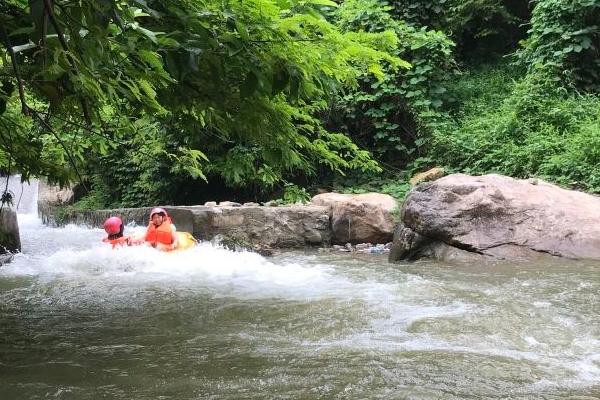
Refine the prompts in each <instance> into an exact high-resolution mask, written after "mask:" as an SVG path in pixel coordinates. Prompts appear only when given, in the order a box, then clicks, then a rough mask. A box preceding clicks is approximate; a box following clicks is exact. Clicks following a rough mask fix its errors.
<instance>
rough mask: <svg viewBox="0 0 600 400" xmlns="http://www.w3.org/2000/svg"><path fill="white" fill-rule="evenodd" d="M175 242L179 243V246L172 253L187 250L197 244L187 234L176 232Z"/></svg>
mask: <svg viewBox="0 0 600 400" xmlns="http://www.w3.org/2000/svg"><path fill="white" fill-rule="evenodd" d="M177 240H178V241H179V244H178V245H177V248H176V249H175V250H172V251H181V250H187V249H189V248H191V247H194V246H195V245H196V244H198V241H197V240H196V239H195V238H194V237H193V236H192V234H191V233H189V232H177Z"/></svg>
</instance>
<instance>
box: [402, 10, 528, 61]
mask: <svg viewBox="0 0 600 400" xmlns="http://www.w3.org/2000/svg"><path fill="white" fill-rule="evenodd" d="M390 4H391V5H392V6H393V12H394V14H395V15H396V16H397V17H398V18H399V19H401V20H403V21H406V22H407V23H408V24H409V25H411V26H415V27H429V28H431V29H434V30H439V31H444V32H446V33H447V34H448V36H450V37H451V38H452V40H454V41H455V42H456V43H457V45H458V53H459V54H460V55H461V56H462V58H473V57H480V58H485V57H486V56H489V55H490V54H503V53H504V52H506V51H509V50H510V49H514V48H515V47H516V45H517V41H518V40H519V39H521V38H522V37H523V36H524V33H525V32H524V30H523V29H522V28H521V26H520V25H521V24H522V23H523V22H525V20H526V19H527V18H528V17H529V9H528V6H527V2H523V1H518V0H433V1H431V0H430V1H427V0H417V1H415V0H395V1H392V2H390Z"/></svg>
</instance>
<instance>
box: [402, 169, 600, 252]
mask: <svg viewBox="0 0 600 400" xmlns="http://www.w3.org/2000/svg"><path fill="white" fill-rule="evenodd" d="M402 221H403V223H404V225H405V228H403V229H410V230H412V231H413V232H415V233H417V234H419V235H421V236H422V237H424V238H427V240H428V241H429V242H430V243H435V242H437V243H440V242H441V243H443V244H445V245H450V246H453V247H455V248H459V249H462V250H467V251H470V252H474V253H478V254H480V255H483V256H491V257H494V258H501V259H515V260H520V259H523V258H524V257H525V258H527V257H528V256H535V255H536V254H537V255H539V254H550V255H554V256H561V257H567V258H573V259H600V198H599V197H597V196H593V195H590V194H586V193H582V192H577V191H573V190H566V189H562V188H560V187H558V186H555V185H552V184H549V183H546V182H544V181H541V180H537V179H530V180H517V179H513V178H509V177H506V176H501V175H484V176H469V175H463V174H454V175H449V176H446V177H444V178H441V179H438V180H436V181H435V182H431V183H425V184H422V185H419V186H417V187H416V188H415V189H413V190H412V191H411V192H410V193H409V195H408V197H407V198H406V201H405V203H404V206H403V216H402ZM399 236H403V237H404V238H406V237H409V238H410V237H412V236H411V235H407V233H403V234H402V235H399ZM404 241H405V242H406V240H404ZM419 242H423V240H419ZM411 243H412V244H410V243H409V245H408V246H412V248H411V249H409V250H410V252H412V253H413V254H414V253H415V250H416V248H415V245H416V244H417V241H414V240H413V241H412V242H411ZM403 246H404V247H407V245H406V244H404V245H403ZM395 254H407V253H406V252H405V251H399V252H398V251H396V252H395Z"/></svg>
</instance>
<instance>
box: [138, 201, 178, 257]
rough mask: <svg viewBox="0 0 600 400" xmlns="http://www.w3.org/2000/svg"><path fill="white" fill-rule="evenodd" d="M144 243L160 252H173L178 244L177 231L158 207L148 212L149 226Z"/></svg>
mask: <svg viewBox="0 0 600 400" xmlns="http://www.w3.org/2000/svg"><path fill="white" fill-rule="evenodd" d="M144 241H145V242H146V243H148V244H150V245H151V246H152V247H155V248H157V249H158V250H162V251H169V250H175V249H176V248H177V246H178V244H179V239H178V236H177V230H176V228H175V225H174V224H173V222H172V221H171V218H170V217H169V215H168V214H167V212H166V211H165V210H164V209H163V208H160V207H155V208H153V209H152V211H150V224H148V229H147V230H146V235H145V236H144Z"/></svg>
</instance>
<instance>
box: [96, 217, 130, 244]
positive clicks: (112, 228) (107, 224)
mask: <svg viewBox="0 0 600 400" xmlns="http://www.w3.org/2000/svg"><path fill="white" fill-rule="evenodd" d="M123 230H124V228H123V221H121V218H119V217H110V218H108V219H107V220H106V221H104V231H105V232H106V234H107V235H108V236H107V237H105V238H104V239H102V241H103V242H104V243H109V244H111V245H112V247H113V249H114V248H115V247H117V246H125V245H130V244H131V240H130V238H129V236H123Z"/></svg>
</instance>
